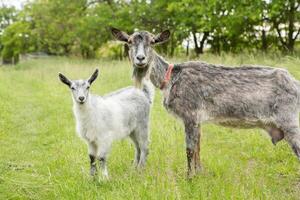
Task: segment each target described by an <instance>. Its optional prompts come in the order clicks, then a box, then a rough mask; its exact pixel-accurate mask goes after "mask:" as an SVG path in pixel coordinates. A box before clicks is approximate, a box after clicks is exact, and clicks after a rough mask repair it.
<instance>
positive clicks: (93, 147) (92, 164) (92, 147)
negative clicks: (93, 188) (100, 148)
mask: <svg viewBox="0 0 300 200" xmlns="http://www.w3.org/2000/svg"><path fill="white" fill-rule="evenodd" d="M88 151H89V157H90V175H91V176H95V174H96V172H97V166H96V157H97V145H96V144H95V143H93V142H88Z"/></svg>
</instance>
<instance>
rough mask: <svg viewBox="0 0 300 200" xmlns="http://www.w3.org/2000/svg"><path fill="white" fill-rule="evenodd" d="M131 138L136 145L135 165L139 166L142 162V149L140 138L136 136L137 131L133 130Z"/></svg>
mask: <svg viewBox="0 0 300 200" xmlns="http://www.w3.org/2000/svg"><path fill="white" fill-rule="evenodd" d="M130 138H131V140H132V141H133V143H134V146H135V158H134V165H135V166H136V167H137V166H138V164H139V162H140V156H141V149H140V146H139V143H138V140H137V138H136V135H135V132H132V133H131V134H130Z"/></svg>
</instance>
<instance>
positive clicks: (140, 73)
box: [132, 65, 149, 89]
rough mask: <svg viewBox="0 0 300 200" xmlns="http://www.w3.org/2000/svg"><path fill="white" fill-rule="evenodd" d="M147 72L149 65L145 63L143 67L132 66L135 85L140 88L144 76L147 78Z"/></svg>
mask: <svg viewBox="0 0 300 200" xmlns="http://www.w3.org/2000/svg"><path fill="white" fill-rule="evenodd" d="M148 74H149V65H147V66H146V67H144V68H137V67H133V74H132V77H133V80H134V83H135V87H136V88H139V89H141V88H142V82H143V79H144V78H147V77H148Z"/></svg>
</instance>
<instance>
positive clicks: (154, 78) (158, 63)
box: [150, 50, 169, 88]
mask: <svg viewBox="0 0 300 200" xmlns="http://www.w3.org/2000/svg"><path fill="white" fill-rule="evenodd" d="M150 65H151V66H150V79H151V82H152V83H153V85H154V86H155V87H157V88H160V86H161V83H162V82H163V80H164V78H165V74H166V72H167V69H168V67H169V63H168V62H167V61H165V60H164V59H163V58H162V57H161V56H160V55H158V54H157V53H156V52H155V51H154V50H153V58H152V62H151V63H150Z"/></svg>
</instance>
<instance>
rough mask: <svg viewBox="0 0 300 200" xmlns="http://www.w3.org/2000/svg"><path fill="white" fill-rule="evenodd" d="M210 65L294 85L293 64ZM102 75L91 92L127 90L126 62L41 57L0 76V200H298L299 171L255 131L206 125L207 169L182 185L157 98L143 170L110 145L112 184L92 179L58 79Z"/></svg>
mask: <svg viewBox="0 0 300 200" xmlns="http://www.w3.org/2000/svg"><path fill="white" fill-rule="evenodd" d="M202 59H203V60H206V61H207V62H213V63H224V64H228V65H239V64H242V63H252V64H254V63H256V64H264V65H270V66H282V67H285V68H287V69H288V70H289V71H290V72H291V73H292V74H293V75H294V76H295V77H296V78H297V79H300V59H299V58H293V57H276V56H273V58H271V57H264V56H259V57H254V56H251V55H249V56H246V55H243V56H234V55H222V56H212V55H206V56H205V57H203V58H202ZM96 66H99V67H100V76H99V78H98V80H97V81H96V82H95V83H94V85H93V87H92V92H94V93H97V94H105V93H108V92H110V91H114V90H116V89H118V88H122V87H124V86H127V85H131V84H132V82H131V78H130V77H131V68H130V64H129V62H128V61H123V62H121V61H111V62H108V61H96V60H94V61H83V60H79V59H71V58H47V59H38V60H28V61H23V62H21V63H20V64H19V65H17V66H15V67H1V68H0V199H285V200H286V199H299V198H300V163H299V162H298V161H297V159H296V158H295V156H294V155H293V153H292V151H291V149H290V148H289V146H288V145H287V144H286V142H280V143H279V144H278V145H277V146H276V147H274V146H273V145H272V144H271V141H270V138H269V137H268V136H267V135H266V134H265V133H263V132H262V131H261V130H258V129H256V130H237V129H229V128H223V127H219V126H215V125H205V126H204V127H203V136H202V138H201V140H202V143H201V160H202V164H203V167H204V170H203V172H202V173H201V174H199V175H198V176H197V177H195V178H194V179H192V180H190V181H188V180H186V157H185V143H184V133H183V127H182V124H181V123H180V122H179V121H177V120H176V119H175V118H174V117H172V116H171V115H170V114H168V113H167V112H166V110H165V109H164V108H163V106H162V104H161V94H160V92H159V91H157V92H156V99H155V103H154V106H153V109H152V113H151V145H150V154H149V159H148V162H147V166H146V168H145V169H144V170H143V171H136V170H135V169H134V168H133V167H132V160H133V157H134V147H133V145H132V144H131V143H130V142H129V140H124V141H120V142H116V143H115V144H114V146H113V150H112V153H111V155H110V157H109V160H108V167H109V172H110V180H109V181H102V180H99V179H97V180H93V179H92V178H90V177H89V160H88V156H87V148H86V145H85V143H84V142H83V141H82V140H80V139H79V138H78V137H77V135H76V133H75V123H74V119H73V114H72V108H71V107H72V101H71V95H70V92H69V90H68V88H67V87H66V86H65V85H63V84H61V83H60V82H59V81H58V77H57V74H58V72H59V71H61V72H63V73H65V74H67V75H68V76H69V77H71V78H74V79H75V78H85V77H88V76H89V75H90V74H91V73H92V71H93V69H94V68H95V67H96Z"/></svg>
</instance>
